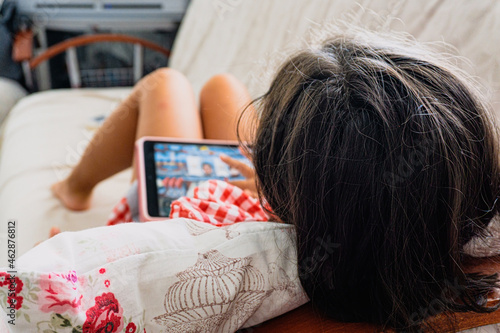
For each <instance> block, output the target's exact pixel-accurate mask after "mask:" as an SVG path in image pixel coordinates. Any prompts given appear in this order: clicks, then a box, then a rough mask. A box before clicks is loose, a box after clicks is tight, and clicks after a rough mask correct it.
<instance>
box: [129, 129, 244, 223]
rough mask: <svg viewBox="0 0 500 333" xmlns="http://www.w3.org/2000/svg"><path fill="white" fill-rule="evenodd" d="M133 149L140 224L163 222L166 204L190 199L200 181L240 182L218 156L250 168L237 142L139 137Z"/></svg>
mask: <svg viewBox="0 0 500 333" xmlns="http://www.w3.org/2000/svg"><path fill="white" fill-rule="evenodd" d="M135 148H136V154H135V156H136V159H137V160H136V168H137V181H138V188H139V213H140V218H141V221H152V220H165V219H167V218H168V217H169V215H170V204H171V203H172V202H173V201H174V200H176V199H178V198H180V197H182V196H192V194H193V192H194V189H195V188H196V187H197V186H198V185H199V184H200V183H201V182H203V181H207V180H209V179H219V180H225V181H232V180H240V179H244V177H243V176H242V175H241V174H240V173H239V171H238V170H236V169H234V168H230V167H229V166H228V165H227V164H226V163H224V162H222V160H221V159H220V157H219V156H220V155H221V154H225V155H227V156H229V157H231V158H234V159H236V160H240V161H242V162H244V163H247V164H249V165H251V163H250V161H249V160H248V159H247V158H246V157H245V156H244V155H243V154H242V153H241V151H240V149H239V143H238V142H237V141H222V140H186V139H178V138H167V137H143V138H141V139H139V140H137V142H136V145H135Z"/></svg>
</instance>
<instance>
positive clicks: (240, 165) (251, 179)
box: [220, 154, 259, 198]
mask: <svg viewBox="0 0 500 333" xmlns="http://www.w3.org/2000/svg"><path fill="white" fill-rule="evenodd" d="M220 159H221V160H222V162H224V163H226V164H227V165H229V166H230V167H231V168H234V169H236V170H238V171H239V172H240V173H241V175H242V176H243V177H245V178H246V179H245V180H234V181H230V182H228V183H229V184H232V185H234V186H238V187H239V188H241V189H242V190H243V191H245V193H247V194H248V195H250V196H252V197H254V198H258V197H259V196H258V194H257V186H256V185H255V170H254V169H253V168H252V167H251V166H249V165H247V164H245V163H244V162H241V161H238V160H236V159H234V158H231V157H229V156H227V155H223V154H222V155H220Z"/></svg>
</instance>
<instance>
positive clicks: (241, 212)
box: [107, 180, 269, 226]
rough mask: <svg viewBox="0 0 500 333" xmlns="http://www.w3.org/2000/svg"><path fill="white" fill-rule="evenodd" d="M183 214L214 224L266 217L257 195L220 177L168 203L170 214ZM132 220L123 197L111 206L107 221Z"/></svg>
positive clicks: (114, 222)
mask: <svg viewBox="0 0 500 333" xmlns="http://www.w3.org/2000/svg"><path fill="white" fill-rule="evenodd" d="M177 217H185V218H189V219H193V220H197V221H200V222H206V223H210V224H213V225H216V226H224V225H230V224H233V223H236V222H246V221H268V220H269V218H268V216H267V214H266V212H265V211H264V209H262V206H261V205H260V203H259V200H258V199H255V198H253V197H251V196H250V195H248V194H247V193H245V192H244V191H243V190H242V189H241V188H239V187H237V186H234V185H231V184H229V183H227V182H224V181H221V180H209V181H207V182H204V183H202V184H201V185H200V186H198V187H197V188H195V190H194V195H193V197H181V198H179V199H178V200H175V201H174V202H172V204H171V211H170V218H177ZM131 221H132V214H131V211H130V206H129V204H128V202H127V199H126V198H123V199H122V200H121V201H120V202H119V203H118V204H117V205H116V206H115V207H114V208H113V211H112V213H111V215H110V217H109V219H108V222H107V225H115V224H119V223H126V222H131Z"/></svg>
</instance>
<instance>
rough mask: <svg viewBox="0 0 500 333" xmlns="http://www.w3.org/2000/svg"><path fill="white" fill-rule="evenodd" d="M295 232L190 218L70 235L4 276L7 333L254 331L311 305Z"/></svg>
mask: <svg viewBox="0 0 500 333" xmlns="http://www.w3.org/2000/svg"><path fill="white" fill-rule="evenodd" d="M293 234H294V231H293V228H292V227H291V226H289V225H285V224H281V223H273V222H246V223H237V224H234V225H231V226H227V227H214V226H211V225H209V224H205V223H201V222H196V221H193V220H188V219H173V220H168V221H161V222H149V223H130V224H120V225H116V226H109V227H101V228H94V229H88V230H83V231H79V232H64V233H61V234H60V235H57V236H56V237H54V238H52V239H50V240H47V241H45V242H43V243H41V244H40V245H38V246H37V247H35V248H33V249H32V250H30V251H29V252H28V253H26V254H25V255H23V256H22V257H20V258H19V259H18V260H17V266H16V267H15V269H14V272H15V273H10V272H11V271H12V270H11V269H10V268H8V267H7V268H4V269H0V271H1V272H0V305H1V307H0V309H1V310H0V312H2V311H3V312H4V313H0V316H2V318H1V319H0V321H1V323H0V329H1V326H5V327H7V329H8V331H10V332H42V333H47V332H69V333H78V332H82V333H83V332H130V333H132V332H134V333H136V332H140V333H144V332H234V331H236V330H237V329H239V328H243V327H249V326H253V325H256V324H259V323H261V322H263V321H265V320H268V319H270V318H272V317H275V316H278V315H281V314H283V313H285V312H287V311H290V310H292V309H294V308H296V307H298V306H300V305H302V304H304V303H305V302H307V297H306V295H305V293H304V292H303V290H302V288H301V285H300V282H299V279H298V275H297V264H296V255H295V244H294V242H293ZM325 250H326V249H325ZM14 324H15V325H14ZM2 332H3V331H2Z"/></svg>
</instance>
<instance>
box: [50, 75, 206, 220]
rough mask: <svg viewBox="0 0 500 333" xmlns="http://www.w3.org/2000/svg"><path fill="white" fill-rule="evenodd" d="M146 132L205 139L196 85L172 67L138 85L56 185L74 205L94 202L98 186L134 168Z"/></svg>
mask: <svg viewBox="0 0 500 333" xmlns="http://www.w3.org/2000/svg"><path fill="white" fill-rule="evenodd" d="M146 135H158V136H173V137H188V138H201V137H203V136H202V128H201V121H200V117H199V113H198V110H197V108H196V103H195V100H194V96H193V92H192V89H191V86H190V84H189V82H188V81H187V79H186V78H185V77H184V76H183V75H182V74H180V73H179V72H177V71H174V70H172V69H161V70H157V71H155V72H154V73H152V74H150V75H148V76H147V77H145V78H144V79H142V80H141V81H139V82H138V83H137V85H136V86H135V87H134V89H133V91H132V93H131V94H130V96H129V97H128V98H127V99H126V100H125V101H124V102H123V103H122V104H121V105H120V106H118V108H117V109H116V110H115V111H114V112H113V113H112V114H111V115H110V116H109V117H108V118H107V119H106V121H105V122H104V124H103V125H102V126H101V127H100V128H99V130H98V131H97V133H96V134H95V136H94V137H93V139H92V140H91V142H90V143H89V146H88V147H87V149H86V150H85V152H84V154H83V156H82V159H81V160H80V162H79V163H78V165H77V166H76V167H75V168H74V169H73V171H72V172H71V174H70V175H69V177H68V178H67V179H65V180H63V181H61V182H58V183H56V184H54V185H53V186H52V190H53V192H54V194H55V196H56V197H58V198H59V199H60V200H61V202H62V203H63V204H64V205H65V206H66V207H67V208H69V209H72V210H85V209H87V208H89V206H90V196H91V193H92V189H93V188H94V187H95V186H96V185H97V184H98V183H99V182H100V181H102V180H104V179H106V178H108V177H110V176H112V175H114V174H116V173H118V172H120V171H122V170H124V169H126V168H128V167H130V166H131V165H132V161H133V152H134V142H135V140H136V138H140V137H142V136H146Z"/></svg>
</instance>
